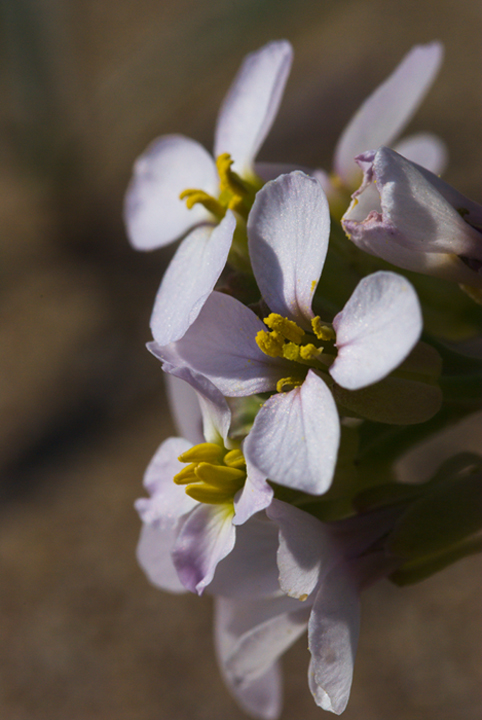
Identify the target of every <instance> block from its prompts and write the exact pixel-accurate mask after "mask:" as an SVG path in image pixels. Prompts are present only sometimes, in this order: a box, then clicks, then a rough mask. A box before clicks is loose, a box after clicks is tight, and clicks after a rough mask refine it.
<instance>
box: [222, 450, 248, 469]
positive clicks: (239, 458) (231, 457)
mask: <svg viewBox="0 0 482 720" xmlns="http://www.w3.org/2000/svg"><path fill="white" fill-rule="evenodd" d="M224 464H225V465H228V466H229V467H235V468H245V467H246V460H245V459H244V455H243V453H242V452H241V450H237V449H235V450H230V451H229V452H228V453H226V455H225V456H224Z"/></svg>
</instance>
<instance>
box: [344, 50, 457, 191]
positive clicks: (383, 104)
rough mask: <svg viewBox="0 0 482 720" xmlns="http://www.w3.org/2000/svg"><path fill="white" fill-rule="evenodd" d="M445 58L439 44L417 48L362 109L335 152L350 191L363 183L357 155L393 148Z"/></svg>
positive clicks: (351, 122)
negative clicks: (387, 147) (360, 180)
mask: <svg viewBox="0 0 482 720" xmlns="http://www.w3.org/2000/svg"><path fill="white" fill-rule="evenodd" d="M442 56H443V48H442V45H441V44H440V43H438V42H433V43H430V44H429V45H417V46H415V47H414V48H412V50H411V51H410V52H409V53H408V54H407V55H406V56H405V58H404V59H403V60H402V62H401V63H400V64H399V65H398V67H397V68H395V71H394V72H393V73H392V74H391V75H390V76H389V77H388V78H387V79H386V80H385V82H383V83H382V84H381V85H379V87H378V88H377V89H376V90H375V92H374V93H372V94H371V95H370V96H369V97H368V98H367V99H366V100H365V102H364V103H363V105H362V106H361V107H360V108H359V110H358V111H357V113H356V114H355V115H354V117H353V118H352V120H351V121H350V123H349V124H348V125H347V127H346V128H345V130H344V131H343V133H342V135H341V137H340V139H339V141H338V144H337V146H336V150H335V157H334V167H335V172H336V173H337V174H338V175H339V176H340V177H341V179H342V180H343V181H344V183H345V184H346V185H347V186H348V187H349V188H352V187H353V188H355V187H356V185H357V182H358V181H359V176H360V173H359V170H358V168H357V167H356V165H355V163H354V158H355V156H356V155H359V154H360V153H362V152H364V151H365V150H370V149H371V148H378V147H380V145H390V144H391V142H392V141H393V140H394V139H395V138H396V137H397V136H398V135H399V133H400V132H401V131H402V129H403V128H404V127H405V125H406V124H407V123H408V122H409V120H410V119H411V118H412V116H413V115H414V113H415V111H416V110H417V108H418V106H419V104H420V102H421V101H422V99H423V98H424V96H425V95H426V93H427V91H428V89H429V88H430V85H431V84H432V82H433V81H434V79H435V76H436V74H437V72H438V69H439V67H440V64H441V61H442Z"/></svg>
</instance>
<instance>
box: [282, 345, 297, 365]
mask: <svg viewBox="0 0 482 720" xmlns="http://www.w3.org/2000/svg"><path fill="white" fill-rule="evenodd" d="M283 357H284V358H286V359H287V360H292V361H293V362H298V361H299V359H300V346H299V345H297V344H296V343H294V342H289V343H285V344H284V345H283Z"/></svg>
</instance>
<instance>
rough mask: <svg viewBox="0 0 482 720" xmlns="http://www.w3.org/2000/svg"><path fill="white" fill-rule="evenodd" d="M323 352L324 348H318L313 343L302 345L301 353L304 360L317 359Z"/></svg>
mask: <svg viewBox="0 0 482 720" xmlns="http://www.w3.org/2000/svg"><path fill="white" fill-rule="evenodd" d="M322 352H323V348H317V347H316V345H313V343H308V344H307V345H302V346H301V347H300V355H301V358H302V359H303V360H316V359H317V358H318V357H319V356H320V355H321V353H322Z"/></svg>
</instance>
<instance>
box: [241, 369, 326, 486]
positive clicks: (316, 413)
mask: <svg viewBox="0 0 482 720" xmlns="http://www.w3.org/2000/svg"><path fill="white" fill-rule="evenodd" d="M339 439H340V422H339V419H338V412H337V409H336V405H335V403H334V400H333V397H332V395H331V393H330V391H329V390H328V388H327V386H326V385H325V383H324V382H323V380H321V378H319V377H318V375H316V374H315V373H314V372H313V371H312V370H309V372H308V375H307V376H306V379H305V381H304V383H303V385H301V387H298V388H295V389H294V390H291V391H290V392H287V393H278V394H276V395H273V396H272V397H271V398H269V400H267V401H266V402H265V404H264V405H263V407H262V408H261V410H260V411H259V413H258V414H257V416H256V419H255V421H254V425H253V428H252V430H251V432H250V433H249V435H248V437H247V439H246V441H245V444H244V454H245V457H246V458H248V459H249V460H250V462H252V463H253V465H255V466H257V467H258V468H259V469H260V470H261V471H262V472H264V473H266V476H267V477H268V478H269V479H270V480H273V481H274V482H277V483H279V484H280V485H286V486H287V487H291V488H295V489H297V490H303V491H304V492H308V493H312V494H314V495H320V494H321V493H324V492H326V490H328V488H329V487H330V485H331V480H332V477H333V472H334V468H335V463H336V457H337V453H338V444H339Z"/></svg>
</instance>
